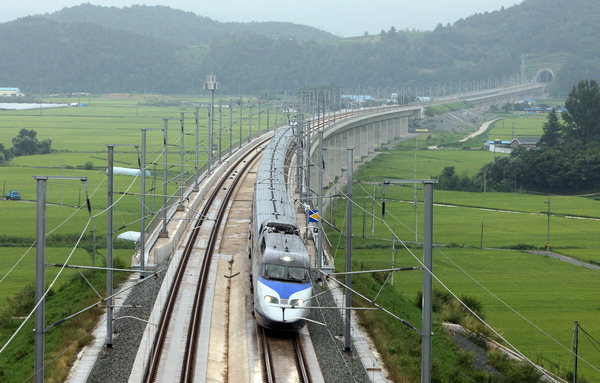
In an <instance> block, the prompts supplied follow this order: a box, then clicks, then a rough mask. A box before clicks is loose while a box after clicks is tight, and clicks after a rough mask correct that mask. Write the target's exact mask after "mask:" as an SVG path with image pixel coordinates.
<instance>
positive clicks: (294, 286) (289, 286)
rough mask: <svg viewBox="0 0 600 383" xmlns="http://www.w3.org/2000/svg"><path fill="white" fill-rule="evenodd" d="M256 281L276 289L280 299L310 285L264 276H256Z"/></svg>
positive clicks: (286, 297) (288, 296) (287, 297)
mask: <svg viewBox="0 0 600 383" xmlns="http://www.w3.org/2000/svg"><path fill="white" fill-rule="evenodd" d="M258 281H259V282H260V283H262V284H263V285H265V286H267V287H269V288H271V289H273V290H275V291H277V293H278V294H279V298H281V299H289V298H290V296H291V295H292V294H294V293H297V292H298V291H302V290H306V289H309V288H310V287H311V284H310V283H295V282H283V281H272V280H270V279H265V278H258Z"/></svg>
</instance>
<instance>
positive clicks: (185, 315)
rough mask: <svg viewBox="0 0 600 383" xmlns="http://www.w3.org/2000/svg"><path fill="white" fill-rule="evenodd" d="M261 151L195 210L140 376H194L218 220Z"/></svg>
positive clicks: (246, 158) (181, 378) (147, 379)
mask: <svg viewBox="0 0 600 383" xmlns="http://www.w3.org/2000/svg"><path fill="white" fill-rule="evenodd" d="M260 153H261V151H260V150H251V151H249V153H248V154H246V155H245V156H244V157H242V158H240V159H239V160H238V161H237V162H236V163H235V164H234V165H232V166H230V167H229V169H228V171H227V172H226V173H225V174H224V175H223V176H222V177H221V178H220V181H219V182H217V184H216V185H215V186H214V187H213V188H212V190H211V192H210V193H209V194H208V195H207V197H206V201H205V202H204V204H203V208H202V210H201V211H199V212H198V214H197V218H196V219H195V221H194V222H193V228H192V229H191V233H190V235H189V236H188V240H187V242H186V243H185V245H184V247H183V254H182V258H181V261H180V263H179V265H178V267H177V270H176V273H175V278H174V282H173V287H172V289H171V290H170V291H169V294H168V295H167V298H166V301H165V303H164V307H165V309H164V310H163V315H162V317H161V318H160V320H159V323H158V329H157V335H156V337H155V340H154V343H153V345H152V350H151V352H150V358H149V362H148V364H147V366H146V369H145V372H144V379H143V381H144V382H159V381H165V382H167V381H168V382H186V383H187V382H193V381H194V373H195V366H196V355H197V348H198V340H199V333H200V328H201V323H202V317H203V306H204V300H205V291H206V285H207V281H208V279H209V271H210V269H211V263H212V262H211V261H212V259H213V251H214V249H215V246H216V245H217V240H218V238H219V233H220V231H221V229H222V225H221V223H222V220H223V217H224V216H225V215H226V211H227V207H228V204H229V201H230V199H231V197H232V194H233V193H234V191H235V189H236V186H237V185H238V182H239V180H240V179H242V175H243V174H244V173H245V172H246V171H247V169H248V167H249V165H250V164H251V163H252V162H253V161H254V160H255V159H256V158H258V157H259V156H260ZM181 355H183V358H182V357H181Z"/></svg>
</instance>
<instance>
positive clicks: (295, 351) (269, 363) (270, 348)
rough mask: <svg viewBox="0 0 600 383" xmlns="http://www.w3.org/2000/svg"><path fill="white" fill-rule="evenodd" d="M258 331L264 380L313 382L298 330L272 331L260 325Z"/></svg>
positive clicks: (272, 382) (280, 382)
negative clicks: (284, 332)
mask: <svg viewBox="0 0 600 383" xmlns="http://www.w3.org/2000/svg"><path fill="white" fill-rule="evenodd" d="M256 331H257V336H258V338H259V344H260V348H261V359H262V369H263V382H265V383H276V382H277V383H288V382H289V383H291V382H294V383H310V382H312V380H311V377H310V373H309V366H308V363H307V361H306V358H305V356H304V350H303V348H302V342H301V340H300V335H299V334H298V333H297V332H293V333H290V334H281V333H270V332H269V331H268V330H265V329H264V328H262V327H260V326H258V325H257V329H256Z"/></svg>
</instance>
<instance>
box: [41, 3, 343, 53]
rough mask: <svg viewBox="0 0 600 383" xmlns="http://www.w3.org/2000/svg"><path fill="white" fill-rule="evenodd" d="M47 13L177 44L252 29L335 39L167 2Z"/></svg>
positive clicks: (288, 36)
mask: <svg viewBox="0 0 600 383" xmlns="http://www.w3.org/2000/svg"><path fill="white" fill-rule="evenodd" d="M48 17H50V18H52V19H54V20H57V21H61V22H86V23H90V24H97V25H101V26H104V27H109V28H114V29H121V30H124V31H129V32H135V33H139V34H142V35H146V36H151V37H155V38H159V39H166V40H169V41H173V42H176V43H178V44H188V45H204V44H207V43H208V42H210V41H211V40H212V39H213V38H214V37H216V36H219V35H222V34H225V33H239V32H250V33H256V34H260V35H264V36H268V37H271V38H277V39H296V40H332V39H336V38H337V37H335V36H334V35H332V34H331V33H329V32H325V31H322V30H319V29H316V28H313V27H308V26H305V25H298V24H293V23H282V22H253V23H221V22H218V21H214V20H212V19H210V18H208V17H203V16H198V15H196V14H195V13H193V12H185V11H181V10H177V9H173V8H169V7H165V6H145V5H133V6H131V7H124V8H117V7H102V6H96V5H92V4H89V3H87V4H81V5H79V6H76V7H71V8H63V9H62V10H61V11H58V12H55V13H52V14H50V15H48Z"/></svg>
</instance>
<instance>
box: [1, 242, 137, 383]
mask: <svg viewBox="0 0 600 383" xmlns="http://www.w3.org/2000/svg"><path fill="white" fill-rule="evenodd" d="M115 255H116V259H115V267H127V265H128V262H129V257H130V256H131V250H127V251H124V250H119V251H116V254H115ZM55 273H56V272H55V271H54V272H53V271H51V270H49V273H48V274H49V275H47V280H49V277H51V276H52V275H53V274H55ZM18 274H19V275H16V276H13V277H12V279H11V281H13V282H14V281H16V282H19V278H21V276H23V278H24V279H26V280H27V282H26V285H25V286H26V287H25V288H21V289H19V290H18V292H16V293H13V294H10V296H9V297H8V298H5V299H4V300H5V302H6V303H5V305H4V306H3V307H2V308H1V309H0V344H2V345H4V344H5V343H6V342H7V341H8V339H9V337H10V336H11V335H12V334H13V333H14V332H15V331H16V329H17V328H18V326H19V325H20V324H21V323H22V321H23V319H24V317H26V316H27V314H28V313H29V312H30V311H31V310H32V309H33V307H34V305H35V289H34V285H33V284H32V282H33V276H32V275H27V277H25V274H31V269H28V270H22V271H19V272H18ZM83 274H84V275H85V277H86V279H87V280H88V281H89V282H90V283H91V284H92V285H93V286H94V288H95V289H96V290H97V291H99V292H100V294H105V291H106V290H105V286H106V277H105V273H103V272H97V271H95V272H92V271H86V272H83ZM127 276H128V275H126V274H125V273H115V283H119V282H120V281H123V280H124V279H126V278H127ZM60 281H61V282H60V283H58V284H57V285H55V287H54V288H53V289H52V290H51V292H50V294H49V295H48V297H47V299H46V310H45V313H46V325H47V326H49V325H51V324H53V323H55V322H57V321H59V320H61V319H63V318H65V317H66V316H68V315H71V314H73V313H75V312H77V311H79V310H81V309H83V308H84V307H87V306H89V305H92V304H94V303H96V302H98V300H99V299H98V296H97V295H96V293H95V292H94V291H93V290H92V289H91V288H90V286H88V284H87V283H86V282H85V281H84V280H83V278H82V277H81V276H79V274H78V273H77V272H76V271H69V272H67V273H65V275H63V276H61V280H60ZM8 285H10V284H8ZM19 286H22V284H21V283H19ZM101 312H102V308H101V307H95V308H92V309H91V310H88V311H86V312H84V313H82V314H80V315H78V316H76V317H75V318H73V319H71V320H68V321H66V322H63V323H62V324H60V325H57V326H56V327H52V328H51V329H50V330H49V331H48V332H47V333H46V336H45V349H46V352H45V363H46V371H45V381H46V382H56V383H58V382H63V381H64V380H65V379H66V377H67V374H68V373H69V367H70V365H71V363H72V360H73V359H74V358H75V356H76V355H77V353H78V352H79V350H80V349H81V347H83V346H85V345H86V344H88V343H89V342H90V341H91V340H92V337H91V335H90V334H91V332H92V330H93V328H94V327H95V326H96V323H97V320H98V316H99V315H100V314H101ZM33 327H34V319H33V317H32V319H30V320H29V321H27V323H26V324H25V326H24V327H23V328H22V329H21V331H20V332H19V333H18V335H17V336H16V337H15V338H14V340H13V341H12V343H11V344H10V345H9V347H8V348H7V349H6V350H5V351H4V352H3V353H2V354H0V381H2V382H23V381H26V380H28V379H30V378H31V376H32V371H33V357H34V347H33V344H34V333H33Z"/></svg>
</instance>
